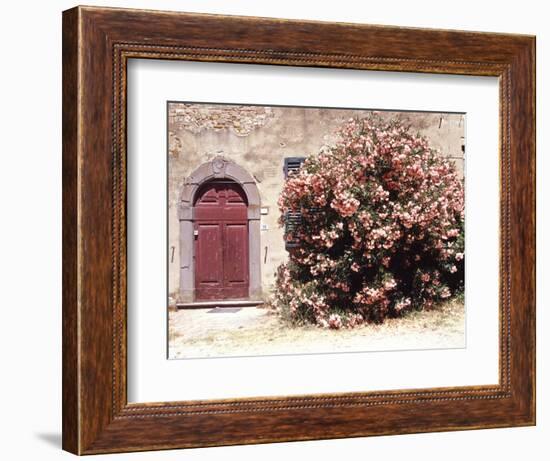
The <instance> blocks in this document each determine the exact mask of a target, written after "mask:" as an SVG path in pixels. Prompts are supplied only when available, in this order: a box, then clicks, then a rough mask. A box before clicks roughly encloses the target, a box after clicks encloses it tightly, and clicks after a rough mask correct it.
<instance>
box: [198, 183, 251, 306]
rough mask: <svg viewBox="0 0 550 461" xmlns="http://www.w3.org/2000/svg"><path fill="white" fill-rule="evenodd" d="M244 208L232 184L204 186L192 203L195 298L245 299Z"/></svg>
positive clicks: (243, 199)
mask: <svg viewBox="0 0 550 461" xmlns="http://www.w3.org/2000/svg"><path fill="white" fill-rule="evenodd" d="M247 212H248V205H247V202H246V196H245V194H244V191H243V190H242V188H241V187H240V186H239V185H238V184H236V183H233V182H228V181H212V182H209V183H207V184H206V185H204V186H203V187H202V188H201V189H200V190H199V192H198V194H197V200H196V202H195V293H196V295H195V297H196V299H197V300H224V299H239V298H247V297H248V217H247Z"/></svg>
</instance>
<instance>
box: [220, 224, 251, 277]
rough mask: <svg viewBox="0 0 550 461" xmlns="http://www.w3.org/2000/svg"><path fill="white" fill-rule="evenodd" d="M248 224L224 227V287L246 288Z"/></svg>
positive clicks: (226, 225)
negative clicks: (244, 286) (243, 286)
mask: <svg viewBox="0 0 550 461" xmlns="http://www.w3.org/2000/svg"><path fill="white" fill-rule="evenodd" d="M247 235H248V223H246V222H244V223H227V224H225V226H224V245H223V248H224V276H223V278H224V285H225V286H226V287H234V286H238V285H241V286H242V285H246V286H248V237H247Z"/></svg>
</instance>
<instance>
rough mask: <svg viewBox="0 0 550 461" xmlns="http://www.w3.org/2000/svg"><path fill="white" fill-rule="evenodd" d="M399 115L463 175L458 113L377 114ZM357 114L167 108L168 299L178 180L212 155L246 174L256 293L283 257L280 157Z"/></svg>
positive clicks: (326, 138) (174, 284)
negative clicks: (257, 206)
mask: <svg viewBox="0 0 550 461" xmlns="http://www.w3.org/2000/svg"><path fill="white" fill-rule="evenodd" d="M381 114H382V115H383V116H384V117H399V118H401V119H403V120H405V121H406V122H407V123H408V124H409V125H411V129H413V130H414V131H418V132H419V133H421V134H423V135H425V136H427V137H428V139H429V140H430V142H431V144H432V146H433V147H436V148H439V149H440V150H441V152H442V155H444V156H447V157H450V158H452V160H453V161H454V162H455V163H456V164H457V167H458V169H459V171H460V172H461V174H462V172H463V167H464V165H463V151H462V149H463V144H464V131H465V130H464V122H465V117H464V115H460V114H435V113H410V112H382V113H381ZM361 115H362V116H364V115H365V111H357V110H347V109H321V108H296V107H263V106H231V105H205V104H185V103H171V104H170V105H169V114H168V117H169V118H168V122H169V126H168V135H169V147H168V151H169V152H168V156H169V163H168V200H169V223H168V226H169V248H168V262H169V281H168V284H169V294H170V297H171V298H172V299H177V297H178V289H179V266H180V264H179V227H178V226H179V221H178V212H177V208H178V200H179V197H180V192H181V189H182V185H183V182H184V179H185V178H186V177H188V176H189V174H190V173H191V172H192V171H194V170H195V169H196V168H198V167H199V166H200V165H201V164H203V163H205V162H208V161H211V160H212V159H213V158H214V157H216V156H223V157H224V158H225V159H227V160H229V161H232V162H235V163H236V164H237V165H239V166H241V167H242V168H244V169H245V170H247V171H248V172H249V173H250V174H251V175H252V177H253V178H254V180H255V181H256V184H257V186H258V189H259V192H260V198H261V206H262V208H263V209H264V211H265V209H267V214H262V216H261V226H262V227H261V229H262V230H261V273H262V289H263V293H264V295H266V294H268V293H269V291H270V288H271V286H272V284H273V281H274V273H275V270H276V268H277V267H278V266H279V264H281V263H282V262H283V261H285V259H286V256H287V253H286V251H285V248H284V242H283V229H281V228H280V227H279V225H278V223H277V220H278V217H279V212H278V209H277V199H278V197H279V192H280V190H281V188H282V185H283V181H284V175H283V163H284V158H285V157H305V156H308V155H310V154H313V153H316V152H318V151H319V149H320V148H321V146H323V145H324V144H327V143H328V144H330V143H332V142H334V140H335V139H336V136H335V134H334V133H335V132H336V130H337V129H338V128H339V127H340V126H341V125H342V124H343V123H345V122H346V121H347V120H348V119H349V118H350V117H354V116H361Z"/></svg>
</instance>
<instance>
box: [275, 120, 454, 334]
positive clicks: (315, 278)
mask: <svg viewBox="0 0 550 461" xmlns="http://www.w3.org/2000/svg"><path fill="white" fill-rule="evenodd" d="M279 208H280V212H281V218H280V223H281V224H282V225H284V224H285V216H286V213H287V212H298V211H299V212H301V213H302V221H301V223H300V224H299V225H298V226H297V227H296V229H295V230H294V232H293V233H292V234H291V233H288V234H287V235H285V238H286V239H290V240H294V239H298V240H299V241H300V242H301V244H300V246H299V247H298V248H295V249H292V250H291V251H290V252H289V260H288V262H287V263H285V264H283V265H281V266H280V267H279V268H278V270H277V274H276V283H275V291H274V296H273V300H272V303H273V305H274V307H275V308H276V309H277V310H278V311H279V312H280V313H281V314H282V315H283V316H285V317H286V318H288V319H290V320H291V321H292V322H294V323H298V324H305V323H313V324H316V325H318V326H321V327H327V328H336V329H337V328H343V327H348V328H351V327H354V326H357V325H360V324H362V323H363V322H377V323H379V322H382V321H383V320H384V319H385V318H387V317H397V316H399V315H402V314H403V313H404V312H407V311H410V310H412V309H424V308H429V307H433V306H436V305H437V303H438V302H440V301H442V300H446V299H448V298H450V297H451V296H454V295H455V294H457V293H458V292H461V291H462V290H463V284H464V190H463V183H462V180H461V179H460V177H459V176H458V174H457V172H456V169H455V167H454V165H453V164H452V163H450V162H449V161H447V160H446V159H445V158H443V157H442V156H441V155H440V153H439V152H437V151H436V150H434V149H432V148H430V146H429V144H428V141H427V140H426V139H425V138H423V137H421V136H419V135H415V134H412V133H411V132H410V130H409V128H408V127H407V126H404V125H403V124H402V123H401V122H399V121H396V120H392V121H389V122H386V121H384V120H383V119H382V118H381V117H380V116H379V115H376V114H373V115H372V116H369V117H368V118H365V119H361V120H359V119H352V120H350V121H349V122H348V123H347V124H346V125H345V126H343V128H342V129H341V131H340V132H339V141H338V142H337V143H336V144H335V145H334V146H325V147H323V148H322V149H321V151H320V152H319V153H318V154H315V155H312V156H310V157H308V158H307V159H306V160H305V162H304V163H303V164H302V166H301V168H300V169H299V170H298V171H297V172H296V173H294V174H292V175H290V176H289V178H288V179H287V180H286V182H285V184H284V186H283V190H282V192H281V196H280V198H279Z"/></svg>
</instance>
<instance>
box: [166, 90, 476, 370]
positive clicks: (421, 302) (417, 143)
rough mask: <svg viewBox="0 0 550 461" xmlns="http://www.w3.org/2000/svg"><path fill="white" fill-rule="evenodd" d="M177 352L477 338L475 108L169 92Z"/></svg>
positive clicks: (197, 354)
mask: <svg viewBox="0 0 550 461" xmlns="http://www.w3.org/2000/svg"><path fill="white" fill-rule="evenodd" d="M166 108H167V117H166V119H167V153H166V155H167V175H168V178H167V184H168V190H167V198H168V210H167V220H168V225H167V227H168V236H167V242H168V248H167V267H168V287H167V309H168V358H170V359H191V358H209V357H210V358H214V357H246V356H269V355H286V354H326V353H344V352H368V351H403V350H423V349H454V348H464V347H465V346H466V307H465V306H466V300H465V292H464V289H465V286H464V285H465V275H464V272H465V257H466V255H465V239H464V233H465V195H464V190H465V186H464V182H465V173H466V172H465V152H466V147H465V146H466V135H465V133H466V127H465V124H466V114H465V113H457V112H413V111H406V110H396V109H391V110H385V109H380V108H376V109H371V108H333V107H330V108H328V107H302V106H281V105H250V104H234V103H231V104H228V103H211V102H196V101H168V102H167V104H166Z"/></svg>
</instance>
